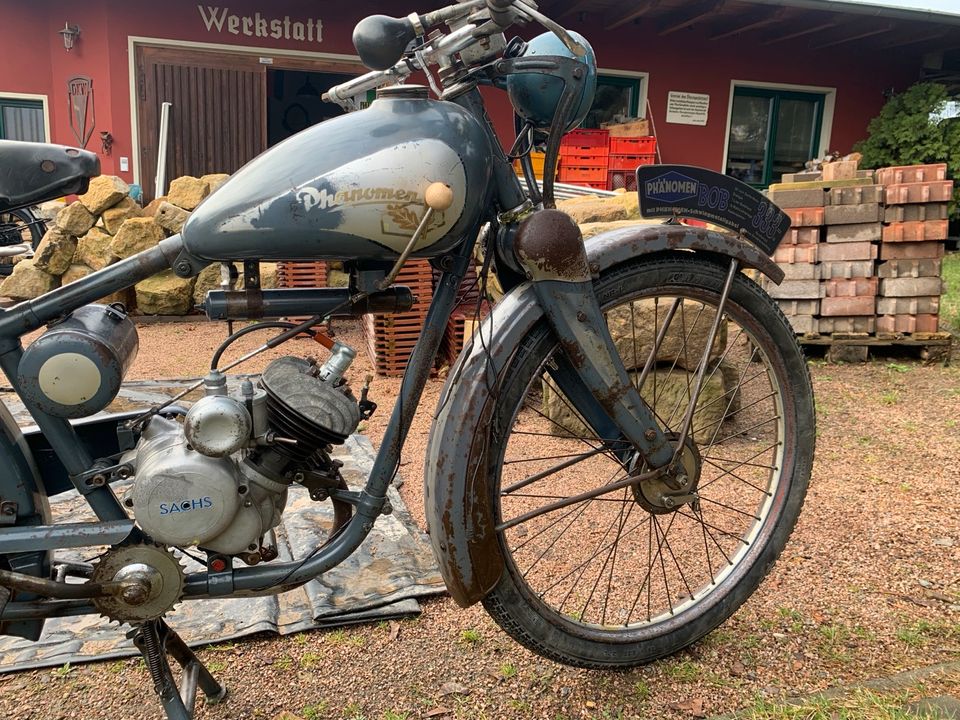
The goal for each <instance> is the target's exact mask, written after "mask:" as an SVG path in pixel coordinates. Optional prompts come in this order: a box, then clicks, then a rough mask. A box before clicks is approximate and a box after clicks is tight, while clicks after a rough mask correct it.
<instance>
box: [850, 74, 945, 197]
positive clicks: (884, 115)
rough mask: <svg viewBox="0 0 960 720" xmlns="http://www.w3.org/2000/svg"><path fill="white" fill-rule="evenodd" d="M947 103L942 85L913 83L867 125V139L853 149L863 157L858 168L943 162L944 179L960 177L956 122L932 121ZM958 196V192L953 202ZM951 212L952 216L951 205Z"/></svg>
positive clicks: (892, 99)
mask: <svg viewBox="0 0 960 720" xmlns="http://www.w3.org/2000/svg"><path fill="white" fill-rule="evenodd" d="M950 99H951V98H950V96H949V94H948V93H947V89H946V88H945V87H944V86H943V85H940V84H938V83H932V82H921V83H917V84H915V85H912V86H911V87H909V88H907V89H906V90H905V91H903V92H902V93H899V94H897V95H894V96H893V97H891V98H890V99H889V100H888V101H887V103H886V105H884V106H883V109H882V110H880V114H879V115H877V117H875V118H873V120H871V121H870V125H869V126H868V127H867V132H868V133H869V135H868V137H867V139H866V140H861V141H860V142H858V143H857V144H856V145H855V146H854V150H856V151H857V152H860V153H863V160H862V161H861V163H860V164H861V165H862V166H863V167H865V168H880V167H887V166H890V165H923V164H930V163H944V162H945V163H947V175H948V176H949V177H952V178H955V177H960V119H955V120H941V121H939V122H937V121H936V115H937V114H939V113H941V112H942V111H943V109H944V106H945V105H946V103H947V102H948V101H949V100H950ZM958 195H960V190H958V191H957V192H956V193H955V195H954V200H955V201H956V200H957V199H958ZM951 211H952V212H951V214H953V215H955V214H956V206H955V205H954V206H953V207H951Z"/></svg>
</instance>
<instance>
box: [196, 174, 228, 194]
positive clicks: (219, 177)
mask: <svg viewBox="0 0 960 720" xmlns="http://www.w3.org/2000/svg"><path fill="white" fill-rule="evenodd" d="M229 177H230V176H229V175H228V174H227V173H213V174H211V175H204V176H202V177H201V178H200V180H201V181H203V182H205V183H206V184H207V185H208V186H209V188H210V193H213V192H214V191H215V190H216V189H217V188H218V187H220V186H221V185H223V184H224V183H225V182H226V181H227V179H228V178H229Z"/></svg>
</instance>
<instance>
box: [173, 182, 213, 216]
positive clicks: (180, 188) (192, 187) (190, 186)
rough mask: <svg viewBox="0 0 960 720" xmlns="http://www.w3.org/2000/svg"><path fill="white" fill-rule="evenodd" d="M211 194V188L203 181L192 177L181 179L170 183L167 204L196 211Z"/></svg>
mask: <svg viewBox="0 0 960 720" xmlns="http://www.w3.org/2000/svg"><path fill="white" fill-rule="evenodd" d="M209 194H210V186H209V185H207V183H205V182H204V181H203V180H201V179H200V178H197V177H192V176H190V175H184V176H183V177H179V178H177V179H176V180H174V181H173V182H171V183H170V190H169V191H168V192H167V202H170V203H173V204H174V205H176V206H177V207H179V208H183V209H184V210H194V209H196V207H197V205H199V204H200V203H201V201H202V200H203V199H204V198H205V197H206V196H207V195H209Z"/></svg>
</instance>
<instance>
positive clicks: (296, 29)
mask: <svg viewBox="0 0 960 720" xmlns="http://www.w3.org/2000/svg"><path fill="white" fill-rule="evenodd" d="M197 10H199V11H200V18H201V19H202V20H203V25H204V27H205V28H206V29H207V32H208V33H218V34H224V33H226V34H229V35H236V36H238V37H239V36H243V37H257V38H272V39H274V40H297V41H300V42H311V43H320V42H323V21H322V20H320V19H319V18H316V19H314V18H307V19H301V20H296V19H291V17H290V16H289V15H284V16H283V17H270V16H265V15H262V14H261V13H254V14H253V15H237V14H236V13H231V12H230V8H229V7H219V6H215V5H197Z"/></svg>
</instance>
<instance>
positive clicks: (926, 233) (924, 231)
mask: <svg viewBox="0 0 960 720" xmlns="http://www.w3.org/2000/svg"><path fill="white" fill-rule="evenodd" d="M948 224H949V221H948V220H925V221H918V222H897V223H890V224H889V225H886V226H885V227H884V228H883V242H926V241H929V240H946V239H947V235H948V232H947V225H948Z"/></svg>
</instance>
